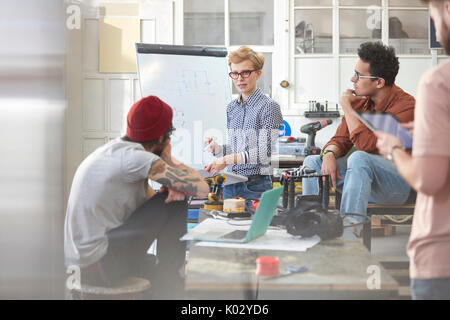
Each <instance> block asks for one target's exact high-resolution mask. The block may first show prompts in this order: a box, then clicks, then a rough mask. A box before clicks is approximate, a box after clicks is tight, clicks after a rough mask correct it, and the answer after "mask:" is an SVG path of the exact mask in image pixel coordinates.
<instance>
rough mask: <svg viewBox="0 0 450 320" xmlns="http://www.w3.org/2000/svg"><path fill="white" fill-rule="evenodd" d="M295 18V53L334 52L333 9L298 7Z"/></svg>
mask: <svg viewBox="0 0 450 320" xmlns="http://www.w3.org/2000/svg"><path fill="white" fill-rule="evenodd" d="M294 19H295V22H294V23H295V53H296V54H304V53H332V52H333V40H332V36H333V10H332V9H298V10H295V13H294Z"/></svg>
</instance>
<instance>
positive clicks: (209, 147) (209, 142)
mask: <svg viewBox="0 0 450 320" xmlns="http://www.w3.org/2000/svg"><path fill="white" fill-rule="evenodd" d="M205 151H208V152H210V153H212V154H213V155H216V154H218V153H219V152H220V146H219V145H218V144H217V142H215V141H214V139H213V138H209V137H206V139H205Z"/></svg>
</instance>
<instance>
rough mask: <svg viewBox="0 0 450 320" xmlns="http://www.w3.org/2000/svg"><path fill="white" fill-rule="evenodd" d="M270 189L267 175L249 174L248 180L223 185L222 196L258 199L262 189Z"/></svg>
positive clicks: (270, 183) (270, 181)
mask: <svg viewBox="0 0 450 320" xmlns="http://www.w3.org/2000/svg"><path fill="white" fill-rule="evenodd" d="M270 189H272V179H271V178H270V176H268V175H260V176H251V177H249V179H248V181H246V182H240V183H235V184H230V185H228V186H224V187H223V198H224V199H230V198H233V197H235V196H239V197H242V198H244V199H259V198H261V195H262V194H263V192H264V191H266V190H270Z"/></svg>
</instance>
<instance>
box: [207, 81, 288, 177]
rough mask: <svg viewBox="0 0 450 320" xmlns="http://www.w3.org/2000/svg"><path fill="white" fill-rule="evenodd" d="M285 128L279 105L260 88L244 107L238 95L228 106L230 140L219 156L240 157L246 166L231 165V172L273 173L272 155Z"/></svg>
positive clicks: (246, 174)
mask: <svg viewBox="0 0 450 320" xmlns="http://www.w3.org/2000/svg"><path fill="white" fill-rule="evenodd" d="M282 125H283V116H282V115H281V109H280V105H279V104H278V103H276V102H275V101H274V100H272V99H271V98H269V97H267V96H266V95H264V94H263V93H262V91H261V90H260V89H259V88H258V89H256V91H255V92H253V93H252V94H251V95H250V96H249V97H248V98H247V99H246V100H245V101H244V103H243V104H242V103H241V97H240V96H239V98H238V99H235V100H233V101H231V102H230V103H229V104H228V106H227V129H228V141H227V144H226V145H223V146H222V150H221V152H220V153H219V154H217V155H216V156H225V155H227V154H233V153H240V154H241V156H242V159H243V160H244V163H243V164H233V165H229V166H228V167H227V171H229V172H232V173H236V174H240V175H243V176H252V175H260V174H270V156H271V154H272V148H273V146H274V144H275V142H276V139H277V137H278V132H279V129H280V128H281V126H282Z"/></svg>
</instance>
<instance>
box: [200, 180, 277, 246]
mask: <svg viewBox="0 0 450 320" xmlns="http://www.w3.org/2000/svg"><path fill="white" fill-rule="evenodd" d="M282 192H283V187H278V188H276V189H272V190H268V191H266V192H264V193H263V194H262V196H261V201H260V202H259V205H258V209H256V212H255V214H254V216H253V220H252V224H251V226H250V229H248V230H234V231H231V232H230V230H226V231H224V230H210V231H207V232H205V233H203V234H196V235H195V236H194V238H193V239H194V240H201V241H214V242H233V243H246V242H250V241H252V240H253V239H256V238H258V237H260V236H262V235H263V234H265V233H266V231H267V228H268V227H269V225H270V222H271V221H272V217H273V214H274V213H275V208H276V207H277V203H278V200H279V199H280V196H281V193H282Z"/></svg>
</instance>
